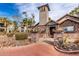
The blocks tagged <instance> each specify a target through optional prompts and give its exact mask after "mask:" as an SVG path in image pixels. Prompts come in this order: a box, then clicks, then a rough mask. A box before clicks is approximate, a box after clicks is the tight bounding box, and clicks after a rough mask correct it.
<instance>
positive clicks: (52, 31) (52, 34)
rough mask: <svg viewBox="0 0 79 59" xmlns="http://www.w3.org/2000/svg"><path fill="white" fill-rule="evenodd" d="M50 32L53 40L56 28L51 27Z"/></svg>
mask: <svg viewBox="0 0 79 59" xmlns="http://www.w3.org/2000/svg"><path fill="white" fill-rule="evenodd" d="M49 30H50V36H51V37H52V38H53V37H54V30H55V27H50V28H49Z"/></svg>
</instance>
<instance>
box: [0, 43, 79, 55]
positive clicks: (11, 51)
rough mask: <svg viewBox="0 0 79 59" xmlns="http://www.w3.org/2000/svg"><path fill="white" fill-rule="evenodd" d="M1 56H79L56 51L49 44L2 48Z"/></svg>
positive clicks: (0, 50)
mask: <svg viewBox="0 0 79 59" xmlns="http://www.w3.org/2000/svg"><path fill="white" fill-rule="evenodd" d="M0 55H1V56H66V55H75V56H77V55H79V54H64V53H61V52H58V51H56V50H55V49H54V48H53V46H52V45H49V44H47V43H34V44H30V45H26V46H18V47H11V48H1V49H0Z"/></svg>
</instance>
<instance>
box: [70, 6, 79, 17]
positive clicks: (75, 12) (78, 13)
mask: <svg viewBox="0 0 79 59" xmlns="http://www.w3.org/2000/svg"><path fill="white" fill-rule="evenodd" d="M69 14H70V15H71V16H75V15H77V16H79V7H77V8H75V9H74V10H72V11H71V12H70V13H69Z"/></svg>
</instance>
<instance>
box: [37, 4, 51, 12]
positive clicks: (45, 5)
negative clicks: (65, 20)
mask: <svg viewBox="0 0 79 59" xmlns="http://www.w3.org/2000/svg"><path fill="white" fill-rule="evenodd" d="M44 6H46V7H47V8H48V10H49V11H50V8H49V5H48V4H45V5H42V6H40V7H38V9H40V8H41V7H44Z"/></svg>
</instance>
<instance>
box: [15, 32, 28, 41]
mask: <svg viewBox="0 0 79 59" xmlns="http://www.w3.org/2000/svg"><path fill="white" fill-rule="evenodd" d="M15 38H16V40H24V39H27V38H28V35H27V33H23V32H18V33H15Z"/></svg>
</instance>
